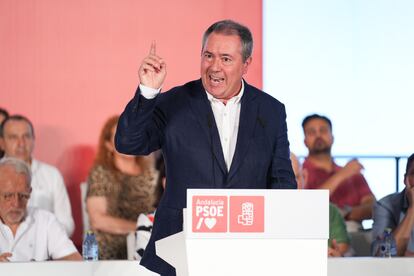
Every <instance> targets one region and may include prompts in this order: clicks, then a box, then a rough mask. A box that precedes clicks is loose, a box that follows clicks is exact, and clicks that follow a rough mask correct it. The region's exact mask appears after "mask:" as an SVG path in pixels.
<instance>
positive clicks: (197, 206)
mask: <svg viewBox="0 0 414 276" xmlns="http://www.w3.org/2000/svg"><path fill="white" fill-rule="evenodd" d="M192 201H193V202H192V203H193V204H192V205H193V207H192V221H193V223H192V229H193V232H202V233H208V232H213V233H219V232H227V217H228V216H227V196H193V200H192Z"/></svg>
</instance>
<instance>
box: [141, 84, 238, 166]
mask: <svg viewBox="0 0 414 276" xmlns="http://www.w3.org/2000/svg"><path fill="white" fill-rule="evenodd" d="M139 89H140V90H141V95H142V96H144V98H146V99H153V98H155V97H156V96H157V95H158V93H159V92H160V91H161V88H160V89H153V88H150V87H147V86H144V85H142V84H140V85H139ZM206 93H207V98H208V100H209V101H210V105H211V109H212V110H213V114H214V119H215V121H216V125H217V129H218V132H219V136H220V143H221V148H222V150H223V156H224V161H225V162H226V166H227V170H228V171H229V170H230V166H231V162H232V160H233V156H234V152H235V150H236V143H237V134H238V132H239V121H240V107H241V98H242V96H243V93H244V82H243V81H242V84H241V89H240V93H239V94H237V95H236V96H234V97H233V98H231V99H229V100H228V101H227V103H226V104H223V102H222V101H220V100H219V99H216V98H214V97H213V95H211V94H210V93H208V91H206Z"/></svg>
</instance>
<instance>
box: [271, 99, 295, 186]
mask: <svg viewBox="0 0 414 276" xmlns="http://www.w3.org/2000/svg"><path fill="white" fill-rule="evenodd" d="M278 118H279V131H278V132H277V135H276V146H275V147H274V152H273V160H272V166H271V172H270V178H271V179H270V188H271V189H296V188H297V184H296V179H295V175H294V173H293V169H292V163H291V161H290V150H289V141H288V137H287V124H286V111H285V107H284V105H282V108H281V109H280V112H279V116H278Z"/></svg>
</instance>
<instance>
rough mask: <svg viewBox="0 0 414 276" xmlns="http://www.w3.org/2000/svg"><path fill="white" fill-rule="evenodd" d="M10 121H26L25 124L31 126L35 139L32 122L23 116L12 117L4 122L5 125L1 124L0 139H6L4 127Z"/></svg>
mask: <svg viewBox="0 0 414 276" xmlns="http://www.w3.org/2000/svg"><path fill="white" fill-rule="evenodd" d="M10 121H24V122H26V123H28V124H29V126H30V130H31V131H32V136H33V138H34V137H35V133H34V128H33V124H32V122H30V120H29V119H28V118H27V117H25V116H23V115H19V114H16V115H11V116H9V117H7V118H6V119H5V120H4V121H3V123H2V124H1V127H0V137H4V126H5V125H6V124H7V123H8V122H10Z"/></svg>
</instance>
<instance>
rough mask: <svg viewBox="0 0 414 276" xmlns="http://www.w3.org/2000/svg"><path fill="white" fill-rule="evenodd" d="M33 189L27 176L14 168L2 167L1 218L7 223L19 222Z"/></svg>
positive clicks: (15, 223)
mask: <svg viewBox="0 0 414 276" xmlns="http://www.w3.org/2000/svg"><path fill="white" fill-rule="evenodd" d="M30 192H31V189H30V188H29V187H28V185H27V183H26V177H25V175H24V174H22V173H17V172H16V171H15V170H14V168H12V167H10V166H5V167H2V168H0V218H1V220H2V221H3V223H4V224H6V225H9V226H10V225H17V224H19V223H20V222H21V221H22V220H23V218H24V216H25V214H26V207H27V201H28V200H29V198H30Z"/></svg>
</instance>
